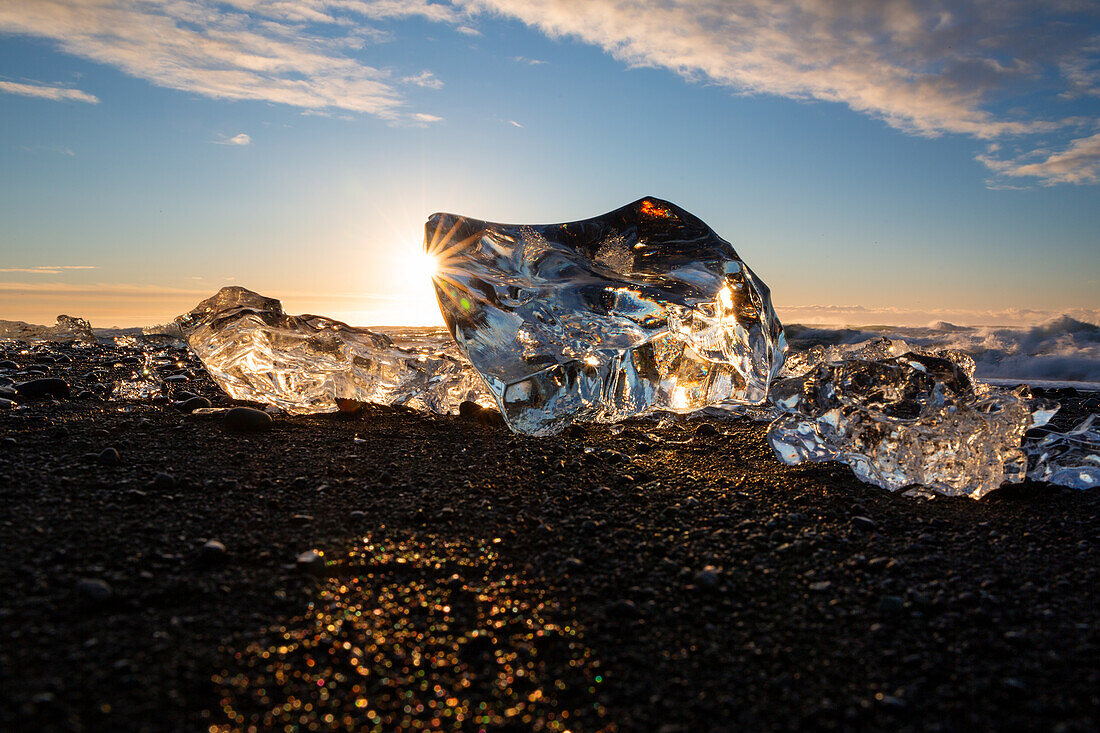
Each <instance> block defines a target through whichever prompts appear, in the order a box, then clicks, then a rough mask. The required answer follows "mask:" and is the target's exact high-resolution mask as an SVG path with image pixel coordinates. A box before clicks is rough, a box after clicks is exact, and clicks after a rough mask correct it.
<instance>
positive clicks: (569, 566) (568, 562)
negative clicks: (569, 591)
mask: <svg viewBox="0 0 1100 733" xmlns="http://www.w3.org/2000/svg"><path fill="white" fill-rule="evenodd" d="M583 567H584V563H583V562H581V561H580V560H579V559H578V558H575V557H568V558H566V559H565V561H564V562H562V564H561V570H562V572H563V573H565V574H571V573H575V572H577V571H578V570H580V569H581V568H583Z"/></svg>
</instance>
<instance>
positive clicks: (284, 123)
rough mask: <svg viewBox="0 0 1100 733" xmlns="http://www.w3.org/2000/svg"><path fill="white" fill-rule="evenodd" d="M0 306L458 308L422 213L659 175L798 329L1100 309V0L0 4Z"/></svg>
mask: <svg viewBox="0 0 1100 733" xmlns="http://www.w3.org/2000/svg"><path fill="white" fill-rule="evenodd" d="M0 171H3V175H2V176H0V318H2V319H8V320H23V321H28V322H31V323H52V322H53V320H54V318H55V317H56V316H57V315H58V314H59V313H67V314H70V315H77V316H82V317H84V318H87V319H89V320H90V321H91V322H92V324H93V325H94V326H132V325H148V324H154V323H163V322H166V321H168V320H171V319H172V318H173V317H175V316H176V315H178V314H180V313H182V312H185V311H187V310H190V309H191V308H192V307H193V306H194V305H195V304H196V303H197V302H198V301H199V300H201V299H203V298H205V297H207V296H209V295H211V294H213V293H214V292H216V291H217V290H218V289H219V288H221V287H223V286H226V285H242V286H245V287H248V288H250V289H252V290H256V291H257V292H260V293H262V294H264V295H267V296H270V297H275V298H279V299H281V300H282V301H283V304H284V307H285V308H286V310H287V311H288V312H290V313H303V312H308V313H316V314H323V315H328V316H332V317H336V318H340V319H342V320H346V321H348V322H350V323H353V324H356V325H420V324H423V325H429V324H437V323H442V320H441V318H440V316H439V312H438V308H437V306H436V304H435V302H434V297H433V295H432V291H431V288H430V285H429V279H428V277H427V276H426V275H425V272H424V271H423V268H422V258H421V257H420V256H419V253H420V251H421V248H422V239H423V223H424V221H425V220H426V219H427V217H428V216H429V215H430V214H432V213H433V212H437V211H447V212H452V213H457V214H463V215H467V216H471V217H474V218H479V219H486V220H490V221H501V222H508V223H531V224H539V223H551V222H558V221H572V220H577V219H583V218H588V217H591V216H596V215H598V214H601V213H603V212H606V211H609V210H611V209H615V208H617V207H619V206H621V205H623V204H626V203H629V202H631V201H634V200H636V199H639V198H641V197H643V196H657V197H660V198H664V199H667V200H670V201H673V202H675V203H676V204H678V205H680V206H682V207H683V208H685V209H687V210H688V211H691V212H692V213H694V214H696V215H697V216H699V217H700V218H702V219H703V220H704V221H706V222H707V223H708V224H709V225H710V226H711V227H712V228H713V229H714V230H715V231H716V232H717V233H718V234H719V235H721V236H722V237H724V238H725V239H727V240H729V241H730V242H732V243H733V245H734V247H735V248H736V249H737V251H738V253H739V254H740V256H741V257H742V258H743V259H744V260H745V261H746V262H747V263H748V264H749V266H750V267H751V268H752V269H753V270H754V271H755V272H756V273H757V274H758V275H759V276H760V277H761V278H762V279H763V280H764V281H765V282H766V283H767V284H768V285H769V286H770V287H771V290H772V296H773V302H774V304H775V307H776V310H777V312H778V314H779V316H780V318H781V319H782V320H783V321H784V322H789V323H790V322H802V323H821V322H829V323H848V324H872V323H886V324H895V325H920V324H924V323H928V322H931V321H940V320H944V321H951V322H954V323H968V324H1008V325H1014V324H1015V325H1022V324H1031V323H1036V322H1041V321H1044V320H1047V319H1050V318H1053V317H1055V316H1057V315H1060V314H1063V313H1064V314H1069V315H1071V316H1073V317H1075V318H1078V319H1080V320H1086V321H1090V322H1093V323H1098V322H1100V3H1096V2H1091V1H1089V0H1065V1H1061V0H1044V1H1043V2H1026V1H1017V0H990V1H989V2H986V1H981V2H961V1H955V0H942V1H936V0H912V1H909V0H899V1H896V2H890V1H878V2H872V1H870V0H868V1H861V0H848V1H845V2H826V1H825V0H800V1H798V2H783V1H779V0H746V1H745V2H736V1H734V0H453V1H451V2H447V1H444V0H438V1H433V0H269V1H265V0H227V1H225V2H213V1H204V0H195V1H185V0H128V1H124V0H0Z"/></svg>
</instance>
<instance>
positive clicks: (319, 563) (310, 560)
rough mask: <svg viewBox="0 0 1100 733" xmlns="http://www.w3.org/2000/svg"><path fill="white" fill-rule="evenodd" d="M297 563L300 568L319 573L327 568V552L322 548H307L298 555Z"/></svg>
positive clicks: (314, 573) (315, 573)
mask: <svg viewBox="0 0 1100 733" xmlns="http://www.w3.org/2000/svg"><path fill="white" fill-rule="evenodd" d="M296 564H297V566H298V569H299V570H304V571H305V572H307V573H311V574H313V575H319V574H321V573H322V572H324V569H325V553H323V552H321V551H320V550H306V551H305V552H303V553H301V554H300V555H298V558H297V560H296Z"/></svg>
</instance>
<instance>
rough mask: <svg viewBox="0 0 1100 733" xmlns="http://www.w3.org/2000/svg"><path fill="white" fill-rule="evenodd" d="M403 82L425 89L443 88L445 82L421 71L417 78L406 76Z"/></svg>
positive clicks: (430, 73)
mask: <svg viewBox="0 0 1100 733" xmlns="http://www.w3.org/2000/svg"><path fill="white" fill-rule="evenodd" d="M402 81H403V82H405V83H406V84H415V85H416V86H418V87H424V88H425V89H442V88H443V82H442V81H441V80H440V79H438V78H437V77H436V75H435V74H433V73H432V72H430V71H421V72H420V73H419V74H416V75H415V76H406V77H405V78H404V79H402Z"/></svg>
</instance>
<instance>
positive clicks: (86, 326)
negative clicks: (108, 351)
mask: <svg viewBox="0 0 1100 733" xmlns="http://www.w3.org/2000/svg"><path fill="white" fill-rule="evenodd" d="M57 327H58V328H67V329H68V330H70V331H72V334H73V336H74V337H75V338H76V342H77V343H78V344H82V345H84V346H95V345H96V344H98V343H99V340H98V339H96V337H95V334H94V333H92V324H90V323H88V321H86V320H85V319H83V318H78V317H77V316H66V315H60V316H58V317H57Z"/></svg>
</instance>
